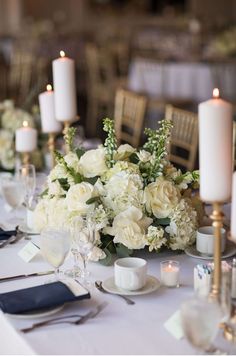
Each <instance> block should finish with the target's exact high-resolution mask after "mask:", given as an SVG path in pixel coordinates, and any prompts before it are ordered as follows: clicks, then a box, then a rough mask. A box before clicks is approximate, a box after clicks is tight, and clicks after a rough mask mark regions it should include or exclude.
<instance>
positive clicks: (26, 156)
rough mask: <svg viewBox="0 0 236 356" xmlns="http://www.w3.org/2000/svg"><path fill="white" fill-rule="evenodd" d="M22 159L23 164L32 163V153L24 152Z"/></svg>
mask: <svg viewBox="0 0 236 356" xmlns="http://www.w3.org/2000/svg"><path fill="white" fill-rule="evenodd" d="M22 161H23V164H29V163H30V154H29V152H23V158H22Z"/></svg>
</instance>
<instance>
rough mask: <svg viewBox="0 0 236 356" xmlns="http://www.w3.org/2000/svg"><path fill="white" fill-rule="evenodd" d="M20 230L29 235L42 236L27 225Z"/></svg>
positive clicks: (23, 225)
mask: <svg viewBox="0 0 236 356" xmlns="http://www.w3.org/2000/svg"><path fill="white" fill-rule="evenodd" d="M19 230H20V231H21V232H23V233H25V234H28V235H40V232H38V231H35V230H33V229H30V228H29V227H28V226H27V225H25V224H21V225H20V226H19Z"/></svg>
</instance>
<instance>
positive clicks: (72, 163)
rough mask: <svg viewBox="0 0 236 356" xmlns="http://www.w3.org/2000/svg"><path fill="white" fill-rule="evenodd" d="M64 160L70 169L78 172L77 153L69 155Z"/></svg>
mask: <svg viewBox="0 0 236 356" xmlns="http://www.w3.org/2000/svg"><path fill="white" fill-rule="evenodd" d="M64 160H65V162H66V163H67V165H68V167H70V168H73V169H74V170H75V171H76V172H78V169H79V160H78V157H77V154H76V153H73V152H69V153H67V155H66V156H65V157H64Z"/></svg>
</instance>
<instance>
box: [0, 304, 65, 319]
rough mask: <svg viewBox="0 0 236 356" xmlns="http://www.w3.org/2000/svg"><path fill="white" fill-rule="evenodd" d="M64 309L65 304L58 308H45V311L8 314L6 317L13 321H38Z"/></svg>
mask: <svg viewBox="0 0 236 356" xmlns="http://www.w3.org/2000/svg"><path fill="white" fill-rule="evenodd" d="M63 308H64V304H63V305H59V306H58V307H52V308H45V309H43V310H42V309H41V310H33V311H30V312H26V313H20V314H6V315H7V316H9V317H10V318H13V319H36V318H43V317H45V316H50V315H53V314H56V313H57V312H59V311H61V310H62V309H63Z"/></svg>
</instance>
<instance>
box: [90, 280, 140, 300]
mask: <svg viewBox="0 0 236 356" xmlns="http://www.w3.org/2000/svg"><path fill="white" fill-rule="evenodd" d="M95 287H96V288H97V289H98V290H99V291H100V292H102V293H106V294H111V295H114V296H117V297H120V298H122V299H123V300H124V301H125V302H126V303H127V304H129V305H134V304H135V302H134V301H133V300H132V299H130V298H128V297H126V296H125V295H122V294H115V293H111V292H108V291H107V290H105V289H104V288H103V286H102V281H96V282H95Z"/></svg>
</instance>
